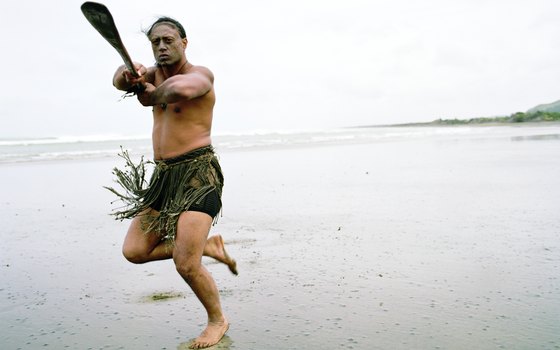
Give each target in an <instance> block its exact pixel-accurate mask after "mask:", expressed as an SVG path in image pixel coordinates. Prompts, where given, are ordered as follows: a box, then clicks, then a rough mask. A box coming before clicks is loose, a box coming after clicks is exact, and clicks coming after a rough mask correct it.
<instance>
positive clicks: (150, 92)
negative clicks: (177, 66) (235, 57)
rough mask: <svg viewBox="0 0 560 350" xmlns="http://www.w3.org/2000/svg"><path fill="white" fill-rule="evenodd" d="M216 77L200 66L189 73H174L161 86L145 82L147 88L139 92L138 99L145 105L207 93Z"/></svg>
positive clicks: (195, 96) (166, 102)
mask: <svg viewBox="0 0 560 350" xmlns="http://www.w3.org/2000/svg"><path fill="white" fill-rule="evenodd" d="M213 80H214V77H213V75H212V73H211V72H210V71H209V70H207V69H201V68H198V69H197V70H195V71H193V72H190V73H188V74H178V75H174V76H172V77H170V78H168V79H166V80H165V81H163V82H162V83H161V84H160V85H159V86H157V87H156V86H154V85H152V84H149V83H147V84H145V88H146V89H145V90H144V91H143V92H142V93H139V94H138V100H139V101H140V103H142V105H144V106H154V105H157V104H170V103H176V102H180V101H185V100H192V99H194V98H197V97H200V96H203V95H205V94H207V93H208V92H209V91H210V90H211V89H212V85H213Z"/></svg>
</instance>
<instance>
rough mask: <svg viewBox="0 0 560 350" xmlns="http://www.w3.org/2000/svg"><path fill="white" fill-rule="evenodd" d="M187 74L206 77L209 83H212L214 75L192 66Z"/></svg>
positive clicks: (209, 71) (207, 70) (206, 69)
mask: <svg viewBox="0 0 560 350" xmlns="http://www.w3.org/2000/svg"><path fill="white" fill-rule="evenodd" d="M187 74H199V75H202V76H204V77H206V78H207V79H208V80H210V82H212V83H213V82H214V73H212V71H211V70H210V69H208V68H206V67H204V66H192V67H191V69H190V70H189V72H188V73H187Z"/></svg>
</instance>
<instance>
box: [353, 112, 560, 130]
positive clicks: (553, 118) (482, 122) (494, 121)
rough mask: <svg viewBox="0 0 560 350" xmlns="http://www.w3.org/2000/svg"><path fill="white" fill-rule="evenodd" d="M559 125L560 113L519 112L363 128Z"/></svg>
mask: <svg viewBox="0 0 560 350" xmlns="http://www.w3.org/2000/svg"><path fill="white" fill-rule="evenodd" d="M548 123H550V124H554V125H556V124H558V123H560V113H557V112H543V111H537V112H532V113H523V112H518V113H514V114H511V115H510V116H506V117H491V118H470V119H457V118H454V119H436V120H432V121H431V122H417V123H400V124H385V125H370V126H367V125H364V126H357V127H358V128H361V127H365V128H368V127H406V126H463V125H466V126H502V125H503V126H505V125H516V124H523V125H527V124H529V125H530V124H538V125H542V124H548Z"/></svg>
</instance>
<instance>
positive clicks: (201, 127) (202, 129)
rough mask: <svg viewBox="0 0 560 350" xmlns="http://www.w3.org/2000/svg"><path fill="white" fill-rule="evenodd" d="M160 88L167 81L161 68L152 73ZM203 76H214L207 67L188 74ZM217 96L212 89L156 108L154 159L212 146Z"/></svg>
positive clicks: (153, 134)
mask: <svg viewBox="0 0 560 350" xmlns="http://www.w3.org/2000/svg"><path fill="white" fill-rule="evenodd" d="M150 71H151V72H150V73H152V74H151V78H152V79H153V80H152V79H150V80H152V81H153V84H154V85H155V86H156V87H157V86H159V85H160V84H161V83H162V82H163V81H164V80H165V77H164V75H163V72H162V70H161V69H159V68H155V67H154V68H153V70H150ZM192 73H200V74H204V75H207V76H208V77H209V79H211V80H213V77H212V75H211V73H210V71H208V70H207V69H206V68H204V67H199V66H192V67H191V68H189V70H188V71H187V72H186V73H185V74H192ZM215 101H216V96H215V93H214V88H213V87H212V88H211V89H210V90H209V91H208V92H207V93H206V94H204V95H202V96H199V97H196V98H193V99H189V100H183V101H179V102H176V103H170V104H167V105H160V104H158V105H155V106H153V118H154V124H153V130H152V142H153V149H154V158H155V159H167V158H173V157H176V156H178V155H181V154H184V153H186V152H189V151H191V150H194V149H196V148H200V147H204V146H207V145H210V144H211V142H212V141H211V137H210V133H211V129H212V116H213V114H212V112H213V108H214V104H215Z"/></svg>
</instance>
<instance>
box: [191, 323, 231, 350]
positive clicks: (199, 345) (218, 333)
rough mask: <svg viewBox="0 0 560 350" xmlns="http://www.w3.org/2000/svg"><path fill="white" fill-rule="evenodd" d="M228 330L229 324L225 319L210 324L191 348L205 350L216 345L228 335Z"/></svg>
mask: <svg viewBox="0 0 560 350" xmlns="http://www.w3.org/2000/svg"><path fill="white" fill-rule="evenodd" d="M228 328H229V322H228V321H227V320H226V319H225V318H224V320H223V321H221V322H208V325H207V326H206V329H205V330H204V331H202V333H200V335H199V336H198V338H196V339H195V340H194V341H193V343H192V344H191V345H190V346H189V348H191V349H204V348H208V347H210V346H212V345H216V344H217V343H218V342H219V341H220V340H221V339H222V337H223V336H224V334H226V332H227V330H228Z"/></svg>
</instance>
